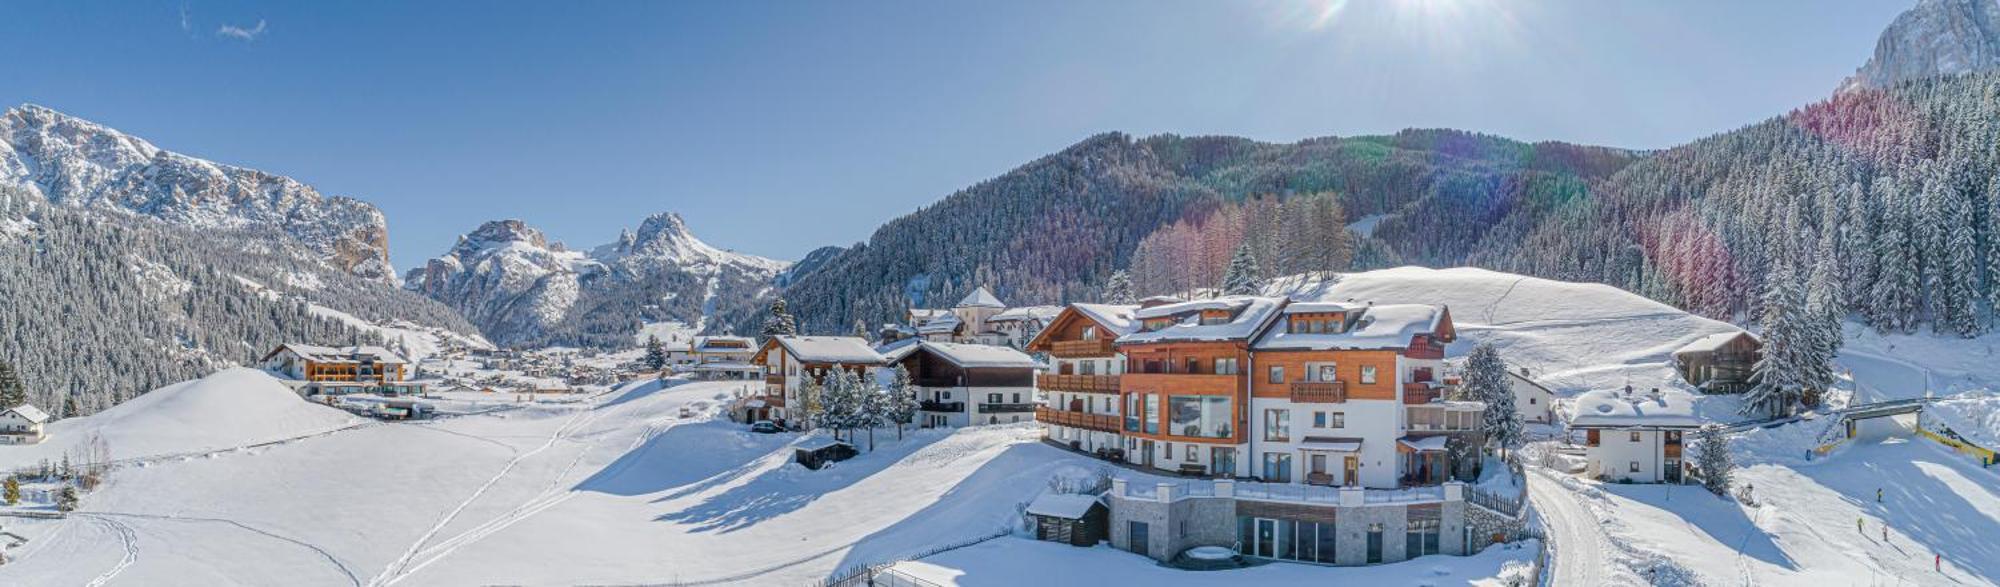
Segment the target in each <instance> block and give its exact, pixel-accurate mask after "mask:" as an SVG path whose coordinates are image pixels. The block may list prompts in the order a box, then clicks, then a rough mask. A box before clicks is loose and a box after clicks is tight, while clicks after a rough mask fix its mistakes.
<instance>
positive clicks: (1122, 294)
mask: <svg viewBox="0 0 2000 587" xmlns="http://www.w3.org/2000/svg"><path fill="white" fill-rule="evenodd" d="M1996 258H2000V257H1996ZM1104 303H1107V304H1127V305H1129V304H1136V303H1139V298H1138V297H1137V296H1134V295H1132V274H1130V273H1127V272H1126V271H1125V270H1124V269H1119V270H1117V271H1112V272H1111V278H1110V279H1109V280H1107V281H1105V282H1104Z"/></svg>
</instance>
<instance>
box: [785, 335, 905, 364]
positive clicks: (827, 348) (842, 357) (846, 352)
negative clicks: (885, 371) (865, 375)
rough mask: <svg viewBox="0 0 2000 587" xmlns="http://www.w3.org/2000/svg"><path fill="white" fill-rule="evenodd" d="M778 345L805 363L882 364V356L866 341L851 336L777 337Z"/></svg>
mask: <svg viewBox="0 0 2000 587" xmlns="http://www.w3.org/2000/svg"><path fill="white" fill-rule="evenodd" d="M776 340H777V341H778V344H779V345H780V346H783V347H785V350H786V351H787V352H789V353H791V355H792V357H794V358H797V359H798V360H800V361H803V362H807V363H849V364H852V363H869V364H876V363H881V362H882V355H881V354H878V353H876V352H875V349H873V348H870V347H869V346H868V341H866V340H862V339H860V338H856V337H852V336H779V337H776Z"/></svg>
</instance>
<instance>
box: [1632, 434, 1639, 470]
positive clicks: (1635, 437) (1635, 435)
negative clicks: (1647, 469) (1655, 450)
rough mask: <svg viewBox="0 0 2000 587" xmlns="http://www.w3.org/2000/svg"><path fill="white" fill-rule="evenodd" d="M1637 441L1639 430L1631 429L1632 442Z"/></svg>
mask: <svg viewBox="0 0 2000 587" xmlns="http://www.w3.org/2000/svg"><path fill="white" fill-rule="evenodd" d="M1638 441H1639V431H1638V430H1633V431H1632V442H1638ZM1633 470H1635V471H1636V470H1637V469H1633Z"/></svg>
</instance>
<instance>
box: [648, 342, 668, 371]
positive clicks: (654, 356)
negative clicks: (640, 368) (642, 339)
mask: <svg viewBox="0 0 2000 587" xmlns="http://www.w3.org/2000/svg"><path fill="white" fill-rule="evenodd" d="M665 368H667V348H666V347H664V346H661V345H660V337H659V336H658V335H650V334H649V335H646V369H648V370H652V371H659V370H661V369H665Z"/></svg>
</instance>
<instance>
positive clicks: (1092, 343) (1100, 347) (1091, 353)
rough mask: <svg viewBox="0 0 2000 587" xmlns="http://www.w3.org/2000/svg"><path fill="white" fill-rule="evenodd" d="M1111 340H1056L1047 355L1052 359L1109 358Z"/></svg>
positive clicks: (1111, 352)
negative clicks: (1052, 357)
mask: <svg viewBox="0 0 2000 587" xmlns="http://www.w3.org/2000/svg"><path fill="white" fill-rule="evenodd" d="M1112 342H1113V341H1112V339H1109V338H1100V339H1097V340H1058V341H1056V342H1055V343H1054V344H1050V345H1049V355H1050V356H1054V357H1062V358H1065V359H1067V358H1070V357H1109V356H1111V355H1112V354H1113V351H1112Z"/></svg>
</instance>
